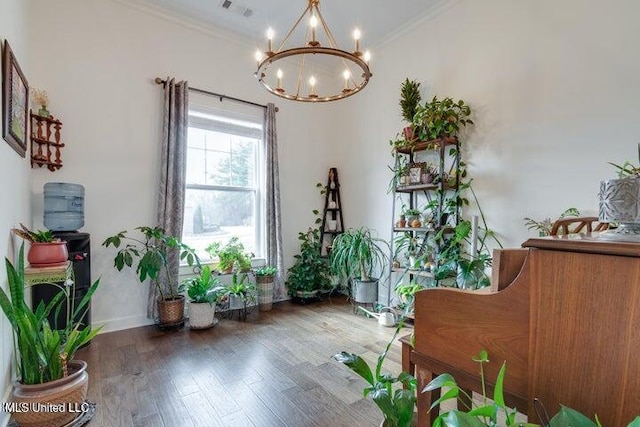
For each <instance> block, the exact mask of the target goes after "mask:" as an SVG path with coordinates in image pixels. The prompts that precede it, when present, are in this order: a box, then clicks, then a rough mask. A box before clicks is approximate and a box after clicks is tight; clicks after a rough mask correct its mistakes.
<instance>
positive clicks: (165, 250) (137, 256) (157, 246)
mask: <svg viewBox="0 0 640 427" xmlns="http://www.w3.org/2000/svg"><path fill="white" fill-rule="evenodd" d="M135 230H137V231H138V232H139V234H141V236H139V237H131V236H130V235H129V234H128V232H127V231H121V232H120V233H118V234H116V235H114V236H111V237H108V238H107V239H106V240H105V241H104V242H103V243H102V246H105V247H107V248H108V247H109V246H113V247H114V248H116V249H118V252H117V253H116V256H115V258H114V261H113V264H114V267H115V268H116V269H118V271H122V269H124V268H125V267H130V268H135V271H136V274H137V276H138V279H139V280H140V283H144V281H145V280H147V279H149V280H150V281H151V285H152V286H155V287H156V289H157V290H158V301H157V303H158V313H159V320H158V323H159V325H160V326H161V327H165V326H177V325H181V324H183V322H184V296H183V295H180V294H179V293H178V283H177V282H176V283H174V282H173V281H172V280H170V279H169V277H170V275H169V253H170V251H177V252H178V254H179V257H180V260H182V261H186V263H187V264H188V265H189V266H193V265H194V264H197V265H198V266H199V265H200V260H199V259H198V257H197V255H196V254H195V251H194V250H193V249H191V248H190V247H189V246H187V245H185V244H184V243H181V242H180V241H179V240H178V239H177V238H176V237H173V236H168V235H166V234H165V232H164V230H163V229H162V228H160V227H147V226H141V227H136V228H135ZM121 246H122V247H121ZM134 264H135V265H134Z"/></svg>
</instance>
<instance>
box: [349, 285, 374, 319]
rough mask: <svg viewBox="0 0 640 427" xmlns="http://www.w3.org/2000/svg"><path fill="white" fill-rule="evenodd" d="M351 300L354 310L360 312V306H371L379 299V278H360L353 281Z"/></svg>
mask: <svg viewBox="0 0 640 427" xmlns="http://www.w3.org/2000/svg"><path fill="white" fill-rule="evenodd" d="M351 300H352V302H353V312H354V313H357V312H358V307H359V306H364V307H366V306H369V305H370V306H371V307H372V308H373V306H374V304H375V303H376V301H377V300H378V280H377V279H376V280H358V279H353V280H352V281H351Z"/></svg>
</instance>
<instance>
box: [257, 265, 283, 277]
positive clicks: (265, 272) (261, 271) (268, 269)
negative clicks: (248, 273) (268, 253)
mask: <svg viewBox="0 0 640 427" xmlns="http://www.w3.org/2000/svg"><path fill="white" fill-rule="evenodd" d="M277 273H278V269H277V268H276V267H274V266H272V265H266V266H264V267H260V268H256V271H255V274H256V276H261V277H263V276H275V275H276V274H277Z"/></svg>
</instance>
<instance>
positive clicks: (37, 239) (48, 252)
mask: <svg viewBox="0 0 640 427" xmlns="http://www.w3.org/2000/svg"><path fill="white" fill-rule="evenodd" d="M11 231H12V232H13V233H14V234H15V235H17V236H20V237H22V238H23V239H25V240H26V241H28V242H29V243H30V244H31V245H30V246H29V251H28V252H27V261H29V264H30V265H31V266H32V267H52V266H57V265H62V264H64V263H65V262H67V258H68V257H69V254H68V251H67V242H63V241H62V240H60V239H58V238H56V237H54V235H53V233H51V231H49V230H39V231H31V230H29V229H28V228H27V227H25V226H24V225H23V224H20V228H14V229H12V230H11Z"/></svg>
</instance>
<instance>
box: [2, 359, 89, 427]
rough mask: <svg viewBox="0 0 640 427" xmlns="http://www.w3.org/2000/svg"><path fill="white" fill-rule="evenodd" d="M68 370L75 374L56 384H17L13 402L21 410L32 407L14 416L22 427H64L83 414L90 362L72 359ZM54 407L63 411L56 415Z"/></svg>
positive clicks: (15, 413) (15, 384)
mask: <svg viewBox="0 0 640 427" xmlns="http://www.w3.org/2000/svg"><path fill="white" fill-rule="evenodd" d="M67 367H68V369H69V372H71V374H70V375H68V376H66V377H64V378H60V379H58V380H55V381H50V382H47V383H43V384H33V385H25V384H21V383H18V382H14V383H13V391H12V397H11V400H12V401H13V402H15V403H17V404H18V407H21V406H26V407H27V408H28V410H27V411H26V412H13V413H12V415H13V418H14V419H15V420H16V422H17V423H18V424H19V425H20V426H21V427H60V426H64V425H67V424H69V423H70V422H71V421H73V420H74V418H76V417H77V416H78V415H79V413H80V411H81V410H82V406H83V405H82V404H83V402H84V399H85V398H86V397H87V387H88V385H89V374H87V372H86V369H87V363H86V362H83V361H82V360H72V361H71V362H69V363H68V364H67ZM33 408H36V409H38V408H39V409H40V410H39V411H38V410H33ZM47 408H49V410H47ZM53 408H56V409H60V412H58V411H55V412H54V411H53V410H52V409H53Z"/></svg>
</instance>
